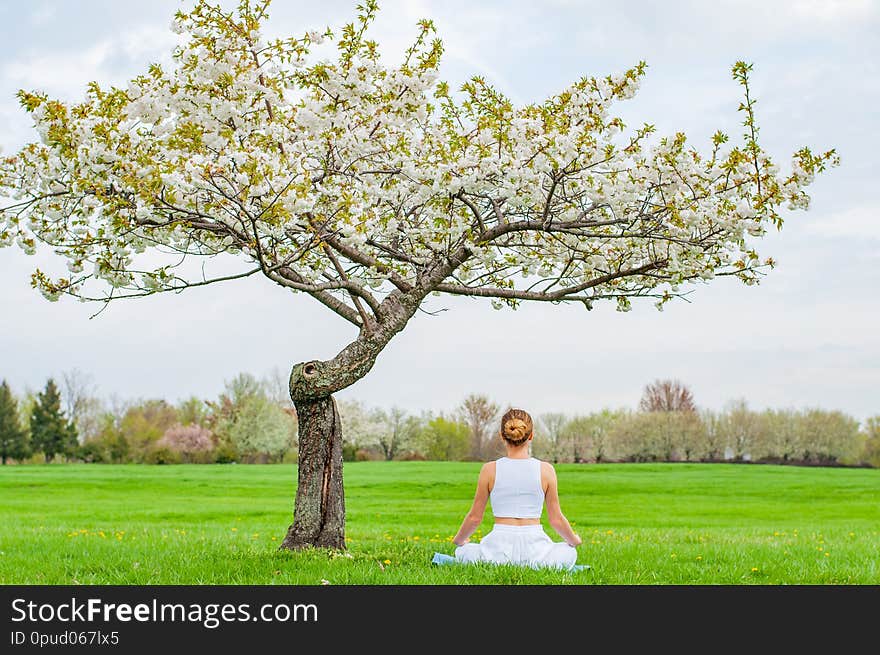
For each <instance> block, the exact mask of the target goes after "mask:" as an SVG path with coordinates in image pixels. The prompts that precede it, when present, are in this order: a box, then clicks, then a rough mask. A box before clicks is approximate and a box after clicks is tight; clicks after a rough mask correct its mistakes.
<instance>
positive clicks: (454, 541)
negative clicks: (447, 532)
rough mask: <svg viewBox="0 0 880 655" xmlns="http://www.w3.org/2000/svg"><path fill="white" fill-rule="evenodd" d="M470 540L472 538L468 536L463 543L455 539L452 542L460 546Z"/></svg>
mask: <svg viewBox="0 0 880 655" xmlns="http://www.w3.org/2000/svg"><path fill="white" fill-rule="evenodd" d="M470 540H471V538H470V537H468V538H467V539H465V540H464V541H462V542H461V543H458V542H457V541H456V540H455V539H453V540H452V543H453V544H455V545H456V546H458V547H461V546H464V545H465V544H466V543H469V542H470Z"/></svg>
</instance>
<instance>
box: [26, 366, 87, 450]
mask: <svg viewBox="0 0 880 655" xmlns="http://www.w3.org/2000/svg"><path fill="white" fill-rule="evenodd" d="M31 442H32V444H33V448H34V450H40V451H42V452H43V455H44V456H45V458H46V461H47V462H51V461H52V460H53V459H55V456H56V455H67V456H70V455H73V454H74V452H75V450H76V447H77V445H78V441H77V438H76V428H75V427H74V425H73V424H72V423H70V422H69V421H68V420H67V419H66V418H65V416H64V412H62V411H61V394H60V393H59V392H58V387H57V386H56V385H55V381H54V380H52V379H51V378H50V379H49V381H48V382H47V383H46V388H45V389H44V390H43V391H42V392H41V393H38V394H37V402H36V403H35V404H34V408H33V411H32V412H31Z"/></svg>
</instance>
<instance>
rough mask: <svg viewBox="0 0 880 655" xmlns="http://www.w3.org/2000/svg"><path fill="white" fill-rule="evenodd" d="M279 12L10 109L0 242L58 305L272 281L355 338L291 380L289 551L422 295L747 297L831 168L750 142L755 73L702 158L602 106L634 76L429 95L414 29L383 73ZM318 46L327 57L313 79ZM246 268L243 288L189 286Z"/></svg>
mask: <svg viewBox="0 0 880 655" xmlns="http://www.w3.org/2000/svg"><path fill="white" fill-rule="evenodd" d="M268 5H269V2H268V0H241V1H240V3H239V6H238V8H237V10H236V11H232V12H227V11H225V10H223V9H222V8H221V7H219V6H214V5H212V4H210V3H209V2H208V1H207V0H199V2H198V3H197V4H195V5H194V7H193V8H192V9H191V10H190V11H188V12H179V13H178V14H177V15H176V18H175V19H174V22H173V27H174V29H175V31H177V32H178V33H179V34H180V45H179V46H178V47H177V48H176V49H175V51H174V57H173V64H172V65H170V66H169V67H167V68H164V67H162V66H160V65H155V64H154V65H152V66H150V67H149V69H148V70H147V72H145V73H144V74H142V75H140V76H138V77H136V78H134V79H132V80H131V81H130V82H129V83H128V84H127V86H125V88H116V87H110V88H105V87H102V86H100V85H99V84H98V83H92V84H90V85H89V86H88V90H87V93H86V95H85V98H84V100H83V101H82V102H80V103H78V104H65V103H63V102H59V101H57V100H52V99H50V98H48V97H47V96H46V95H45V94H42V93H38V92H26V91H21V92H20V94H19V98H20V101H21V104H22V105H23V107H24V108H25V110H27V111H28V112H30V114H31V115H32V116H33V119H34V124H35V127H36V131H37V133H38V134H39V137H40V140H39V142H35V143H31V144H29V145H26V146H25V147H23V148H22V149H21V150H20V151H19V152H17V153H16V154H14V155H12V156H7V157H6V158H4V159H3V160H2V167H0V195H2V196H5V197H6V198H7V200H6V201H5V204H3V205H2V213H0V244H2V245H11V244H17V245H18V246H20V247H21V248H23V249H24V250H25V251H26V252H28V253H33V252H34V250H35V248H36V247H37V245H38V244H45V245H47V246H49V247H50V248H51V249H53V250H54V252H55V253H57V254H58V255H59V256H60V257H61V258H63V259H64V260H66V262H67V269H68V271H67V272H64V273H63V274H61V275H55V276H53V275H50V274H47V273H45V272H43V271H41V270H36V271H35V272H34V273H33V278H32V283H33V285H34V287H36V288H37V289H39V290H40V291H41V292H42V293H43V294H44V295H45V296H46V298H48V299H50V300H56V299H58V298H60V297H61V296H64V295H67V296H73V297H76V298H79V299H81V300H86V301H95V302H97V303H109V302H111V301H113V300H116V299H121V298H131V297H137V296H148V295H152V294H156V293H162V292H180V291H182V290H184V289H188V288H192V287H196V286H201V285H205V284H212V283H217V282H223V281H227V280H230V279H234V278H240V277H245V276H252V275H262V276H264V277H266V278H267V279H268V280H270V281H271V282H274V283H275V284H278V285H281V286H282V287H285V288H286V289H289V290H290V291H291V292H296V293H300V294H305V295H308V296H310V297H311V298H313V299H314V300H316V301H317V302H319V303H321V304H323V305H324V306H325V307H326V308H327V309H328V310H330V311H331V312H332V313H334V314H335V315H336V316H337V317H339V319H341V320H344V321H347V322H348V323H350V324H351V326H353V331H354V335H355V336H354V337H353V338H352V340H351V342H350V343H347V344H345V345H343V347H341V349H340V350H339V352H338V354H337V355H336V356H335V357H333V358H331V359H328V360H326V361H324V360H313V361H304V362H300V363H297V364H296V365H294V366H293V368H292V372H291V374H290V394H291V398H292V400H293V402H294V404H295V406H296V410H297V413H298V418H299V431H300V435H299V458H300V459H299V467H298V471H299V473H298V483H297V490H296V500H295V510H294V519H293V524H292V525H291V526H290V528H289V530H288V533H287V536H286V538H285V540H284V547H286V548H291V549H295V548H300V547H303V546H309V545H317V546H328V547H336V548H343V547H344V543H345V542H344V514H345V510H344V499H343V485H342V435H341V434H340V431H341V428H340V421H339V415H338V412H337V410H336V406H335V403H334V400H333V394H334V393H335V392H337V391H339V390H341V389H344V388H346V387H348V386H349V385H351V384H353V383H354V382H356V381H357V380H359V379H361V378H362V377H364V376H365V375H366V374H367V373H368V372H369V371H370V369H371V367H372V366H373V364H374V362H375V361H376V358H377V357H378V355H379V353H381V352H382V350H383V349H384V348H385V346H386V345H387V344H388V343H389V342H390V340H391V339H392V338H393V337H394V336H395V335H396V334H397V333H399V332H400V331H401V330H403V329H404V328H405V327H406V326H407V323H408V322H409V321H410V319H411V318H412V317H413V315H414V314H415V313H416V312H417V311H418V310H419V307H420V306H421V305H422V303H423V302H424V301H425V299H426V298H427V297H428V296H429V295H431V294H452V295H459V296H472V297H480V298H486V299H488V300H489V301H491V303H492V305H493V306H494V307H496V308H503V307H505V306H506V307H510V308H516V307H517V306H518V305H519V304H520V303H521V302H524V301H534V302H546V303H551V304H557V303H561V302H573V303H580V304H582V305H583V306H584V307H585V308H586V309H591V308H592V307H593V306H594V305H595V304H596V303H597V302H599V301H609V302H611V303H615V304H616V307H617V309H618V310H620V311H626V310H628V309H630V307H631V302H632V301H633V299H637V298H648V299H651V300H653V302H654V303H655V304H656V306H657V308H658V309H662V308H663V306H664V304H665V303H666V302H668V301H669V300H671V299H673V298H676V297H681V296H683V295H684V293H685V292H684V291H683V287H684V285H687V284H689V283H699V282H707V281H709V280H711V279H713V278H715V277H718V276H735V277H737V278H739V279H740V280H741V281H742V282H744V283H745V284H755V283H757V282H758V281H759V278H760V276H761V275H763V274H765V269H766V268H769V267H772V266H773V264H774V262H773V260H772V259H771V258H762V257H761V256H759V254H758V252H757V251H756V250H755V248H754V247H753V245H752V244H750V243H749V241H748V237H749V236H754V237H759V236H761V235H762V234H764V233H765V230H766V229H767V227H768V226H771V225H772V226H775V227H777V228H778V227H780V226H781V225H782V220H783V218H782V215H781V213H780V212H782V211H783V210H785V209H806V208H807V207H808V205H809V201H810V198H809V196H808V195H807V193H806V192H805V188H806V187H807V185H809V184H810V183H811V182H812V181H813V178H814V176H815V175H816V174H817V173H819V172H820V171H822V170H824V169H825V168H826V167H827V166H829V165H831V164H833V163H835V162H836V155H835V153H834V151H828V152H825V153H822V154H814V153H813V152H812V151H811V150H810V149H809V148H806V147H804V148H802V149H801V150H798V151H797V152H796V153H794V155H793V157H792V160H791V166H790V170H788V171H785V172H783V171H782V170H781V169H780V167H779V166H778V165H777V164H776V163H774V162H773V161H772V160H771V158H770V156H769V154H768V153H766V152H765V151H764V150H763V149H762V147H761V146H760V145H759V141H758V126H757V124H756V122H755V116H754V103H755V101H754V100H753V99H752V98H751V96H750V95H749V74H750V71H751V66H750V65H747V64H745V63H743V62H739V63H737V64H735V65H734V66H733V77H734V79H735V80H736V81H737V82H738V83H739V84H741V85H742V87H743V91H744V96H745V99H744V101H743V102H742V104H741V105H740V107H739V110H740V111H741V112H742V116H743V123H744V127H745V129H744V134H743V135H742V138H741V139H740V140H739V142H738V143H737V144H735V145H734V144H732V143H730V142H729V138H728V136H727V135H725V134H723V133H721V132H718V133H716V134H715V135H714V136H713V137H712V139H711V143H709V144H707V146H706V148H704V149H703V150H700V149H697V148H695V147H692V146H691V145H690V144H689V143H688V141H687V139H686V137H685V135H684V134H682V133H677V134H674V135H670V136H666V137H662V138H657V137H655V136H654V132H655V129H654V127H653V126H652V125H650V124H645V125H642V126H641V127H637V128H635V129H632V130H630V129H628V128H626V127H625V125H624V123H623V121H622V120H621V118H620V117H619V116H616V115H615V113H614V112H615V107H616V106H617V105H618V103H620V102H621V101H624V100H627V99H629V98H632V97H633V95H634V94H635V93H636V90H637V89H638V87H639V83H640V80H641V79H642V77H643V75H644V74H645V70H646V65H645V64H644V63H639V64H637V65H636V66H634V67H633V68H631V69H629V70H626V71H624V72H622V73H619V74H612V75H608V76H604V77H601V76H600V77H592V76H588V77H582V78H581V79H579V80H577V81H576V82H574V83H572V84H571V85H569V86H567V87H566V88H563V89H562V90H561V91H559V93H557V94H555V95H552V96H551V97H549V98H547V99H546V100H544V101H542V102H534V103H530V104H526V105H523V106H517V105H514V103H513V102H511V100H509V99H508V98H507V97H506V96H505V95H504V94H503V93H502V92H501V91H500V90H498V89H496V88H495V87H494V86H493V85H492V84H490V83H489V82H488V81H487V80H486V79H484V78H482V77H473V78H471V79H469V80H468V81H467V82H465V83H464V84H463V85H462V86H461V87H460V88H458V89H457V90H453V89H450V87H449V85H448V84H447V83H445V82H443V81H441V80H440V78H439V75H438V71H439V65H440V59H441V54H442V51H443V46H442V42H441V41H440V40H439V39H437V38H436V37H435V28H434V25H433V24H432V22H431V21H429V20H423V21H421V22H419V24H418V30H417V33H416V36H415V37H414V40H413V42H412V45H411V47H409V48H408V49H407V50H406V51H405V53H403V55H402V56H401V58H400V60H399V61H397V62H395V63H394V64H390V63H387V62H386V61H385V60H384V59H382V58H380V53H379V47H378V44H377V43H376V42H375V41H374V40H371V39H370V38H368V29H369V27H370V25H371V23H372V22H373V21H374V18H375V16H376V14H377V11H378V8H377V4H376V2H375V0H365V3H364V4H363V5H360V6H359V7H358V10H357V14H356V19H355V20H353V21H352V22H351V23H349V24H347V25H346V26H344V28H342V30H341V31H340V32H336V33H334V32H333V31H332V30H330V29H327V30H326V31H322V32H317V31H308V32H305V33H304V34H302V35H301V36H298V37H290V38H281V39H270V38H268V37H266V36H264V34H263V26H264V25H265V24H266V21H267V18H268V14H267V11H268ZM325 39H333V40H335V50H334V48H332V47H329V46H332V45H333V44H330V43H328V44H326V47H328V48H329V50H330V51H331V52H335V54H334V55H333V56H332V57H329V58H328V57H323V58H318V57H317V55H318V54H320V52H321V50H320V48H319V47H318V45H319V44H320V43H321V41H323V40H325ZM218 255H224V256H227V255H228V256H234V257H235V258H237V259H236V261H238V262H240V266H241V268H240V269H239V270H238V272H235V273H231V274H226V275H215V276H213V277H211V276H204V277H203V276H202V275H201V273H200V272H199V273H198V274H195V275H193V274H192V267H190V268H189V269H188V268H187V262H189V261H190V260H191V259H192V258H212V257H215V256H218Z"/></svg>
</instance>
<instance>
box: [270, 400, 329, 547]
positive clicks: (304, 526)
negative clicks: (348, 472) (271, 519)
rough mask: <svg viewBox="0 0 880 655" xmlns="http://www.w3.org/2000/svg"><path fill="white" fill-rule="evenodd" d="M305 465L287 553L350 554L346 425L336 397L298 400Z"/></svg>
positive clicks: (302, 464) (300, 466) (284, 544)
mask: <svg viewBox="0 0 880 655" xmlns="http://www.w3.org/2000/svg"><path fill="white" fill-rule="evenodd" d="M294 405H295V407H296V413H297V422H298V425H299V463H298V468H297V485H296V501H295V505H294V515H293V524H292V525H291V526H290V527H289V528H288V529H287V536H286V537H285V538H284V541H283V542H282V543H281V548H285V549H288V550H300V549H302V548H306V547H309V546H317V547H322V548H338V549H343V548H345V495H344V490H343V486H342V425H341V423H340V420H339V412H338V411H337V409H336V401H335V400H334V398H333V396H325V397H323V398H317V399H296V398H294Z"/></svg>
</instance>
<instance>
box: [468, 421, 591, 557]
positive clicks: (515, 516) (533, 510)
mask: <svg viewBox="0 0 880 655" xmlns="http://www.w3.org/2000/svg"><path fill="white" fill-rule="evenodd" d="M532 436H533V425H532V418H531V416H529V414H528V413H527V412H525V411H523V410H521V409H511V410H510V411H508V412H507V413H506V414H505V415H504V416H503V417H502V419H501V438H502V439H503V441H504V445H505V447H506V448H507V456H506V457H501V458H500V459H497V460H495V461H492V462H487V463H485V464H483V467H482V469H480V476H479V479H478V480H477V492H476V495H475V497H474V502H473V505H472V506H471V509H470V511H469V512H468V513H467V516H465V518H464V521H463V522H462V524H461V527H460V528H459V530H458V533H457V534H456V535H455V537H454V538H453V540H452V542H453V543H454V544H455V545H456V546H457V548H456V549H455V560H456V561H458V562H462V563H469V562H492V563H496V564H522V565H526V566H531V567H535V568H537V567H543V566H549V567H556V568H564V569H572V568H574V567H575V561H576V560H577V550H576V548H577V546H579V545H580V544H581V538H580V537H579V536H578V535H577V533H575V532H574V531H573V530H572V528H571V524H570V523H569V522H568V519H566V518H565V515H564V514H563V513H562V509H561V508H560V506H559V493H558V490H557V481H556V471H555V469H554V468H553V465H552V464H550V463H549V462H543V461H541V460H539V459H535V458H534V457H531V456H530V453H529V445H530V443H531V441H532ZM487 501H491V504H492V515H493V517H494V519H495V524H494V526H493V527H492V530H491V531H490V532H489V534H487V535H486V536H485V537H483V539H482V540H481V541H480V542H479V543H470V536H471V535H472V534H473V533H474V530H476V529H477V526H479V525H480V523H482V521H483V513H484V511H485V509H486V502H487ZM544 507H546V508H547V520H548V522H549V523H550V525H551V526H552V527H553V529H554V530H555V531H556V532H557V534H559V536H560V537H562V539H563V541H562V542H554V541H553V540H552V539H550V537H549V536H548V535H547V533H546V532H544V528H543V527H542V526H541V513H542V510H543V508H544Z"/></svg>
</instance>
